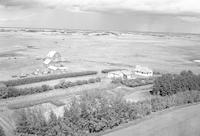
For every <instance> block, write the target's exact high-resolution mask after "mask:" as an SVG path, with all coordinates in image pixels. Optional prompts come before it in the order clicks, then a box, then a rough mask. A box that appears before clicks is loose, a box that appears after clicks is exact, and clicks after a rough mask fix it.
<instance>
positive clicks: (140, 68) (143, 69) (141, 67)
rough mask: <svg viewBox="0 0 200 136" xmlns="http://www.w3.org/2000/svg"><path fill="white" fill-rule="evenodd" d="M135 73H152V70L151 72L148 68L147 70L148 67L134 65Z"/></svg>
mask: <svg viewBox="0 0 200 136" xmlns="http://www.w3.org/2000/svg"><path fill="white" fill-rule="evenodd" d="M135 71H142V72H153V70H151V69H150V68H148V67H143V66H140V65H136V67H135Z"/></svg>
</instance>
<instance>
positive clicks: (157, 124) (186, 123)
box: [105, 104, 200, 136]
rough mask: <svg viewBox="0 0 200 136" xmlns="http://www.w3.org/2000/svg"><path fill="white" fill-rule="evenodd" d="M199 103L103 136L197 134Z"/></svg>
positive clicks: (199, 132)
mask: <svg viewBox="0 0 200 136" xmlns="http://www.w3.org/2000/svg"><path fill="white" fill-rule="evenodd" d="M199 113H200V104H197V105H192V106H188V107H184V108H179V109H176V110H172V111H169V112H166V113H164V114H161V115H158V116H155V117H153V118H151V119H149V120H146V121H143V122H141V123H139V124H136V125H133V126H130V127H127V128H124V129H120V130H117V131H114V132H111V133H108V134H106V135H105V136H199V135H200V129H199V126H200V114H199Z"/></svg>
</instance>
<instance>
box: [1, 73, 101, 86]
mask: <svg viewBox="0 0 200 136" xmlns="http://www.w3.org/2000/svg"><path fill="white" fill-rule="evenodd" d="M95 74H97V72H96V71H83V72H73V73H65V74H55V75H47V76H37V77H29V78H22V79H16V80H8V81H2V83H4V84H5V85H6V86H7V87H10V86H17V85H24V84H31V83H37V82H42V81H48V80H55V79H60V78H69V77H78V76H86V75H95Z"/></svg>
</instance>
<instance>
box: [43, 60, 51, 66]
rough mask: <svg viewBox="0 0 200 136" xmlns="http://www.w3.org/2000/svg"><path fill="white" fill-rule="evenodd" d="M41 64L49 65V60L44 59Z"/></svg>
mask: <svg viewBox="0 0 200 136" xmlns="http://www.w3.org/2000/svg"><path fill="white" fill-rule="evenodd" d="M43 63H44V64H46V65H48V64H49V63H51V60H50V59H45V60H44V62H43Z"/></svg>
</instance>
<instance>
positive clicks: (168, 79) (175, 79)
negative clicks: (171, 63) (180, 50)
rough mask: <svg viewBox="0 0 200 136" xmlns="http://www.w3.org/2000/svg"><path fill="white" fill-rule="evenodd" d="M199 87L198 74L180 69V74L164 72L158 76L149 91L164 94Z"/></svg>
mask: <svg viewBox="0 0 200 136" xmlns="http://www.w3.org/2000/svg"><path fill="white" fill-rule="evenodd" d="M199 89H200V75H195V74H193V73H192V72H191V71H182V72H181V73H180V74H164V75H162V76H161V77H158V78H157V79H156V80H155V81H154V85H153V90H152V91H151V93H152V94H158V95H161V96H166V95H172V94H176V93H178V92H183V91H187V90H199Z"/></svg>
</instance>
